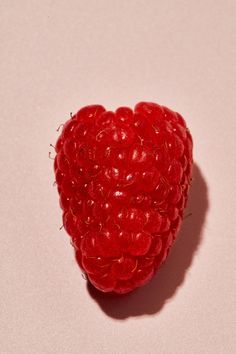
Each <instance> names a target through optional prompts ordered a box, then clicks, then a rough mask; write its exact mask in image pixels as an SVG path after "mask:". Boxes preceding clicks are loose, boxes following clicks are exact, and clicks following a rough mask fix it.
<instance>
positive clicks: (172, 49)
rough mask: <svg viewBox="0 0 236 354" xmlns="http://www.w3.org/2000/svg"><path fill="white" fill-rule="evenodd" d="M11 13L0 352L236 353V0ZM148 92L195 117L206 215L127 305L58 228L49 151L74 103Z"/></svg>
mask: <svg viewBox="0 0 236 354" xmlns="http://www.w3.org/2000/svg"><path fill="white" fill-rule="evenodd" d="M0 14H1V15H0V36H1V38H0V50H1V62H0V73H1V79H0V102H1V118H0V125H1V126H0V144H1V156H0V157H1V174H0V186H1V199H0V215H1V219H0V224H1V230H2V232H1V246H0V272H1V274H0V275H1V280H0V281H1V290H0V305H1V308H0V311H1V313H0V316H1V318H0V329H1V333H0V336H1V338H0V343H1V344H0V353H1V354H12V353H14V354H34V353H38V354H47V353H59V354H61V353H62V354H77V353H102V354H103V353H140V354H141V353H145V354H146V353H147V354H152V353H161V354H185V353H186V354H199V353H204V354H205V353H207V354H221V353H222V354H225V353H226V354H228V353H235V352H236V341H235V338H236V333H235V327H236V323H235V315H236V313H235V308H236V306H235V305H236V301H235V296H236V294H235V290H236V283H235V270H236V269H235V268H236V267H235V264H236V263H235V249H236V234H235V210H236V202H235V197H236V192H235V177H236V176H235V174H236V168H235V157H236V156H235V151H236V138H235V131H236V118H235V114H236V113H235V112H236V98H235V94H236V80H235V78H236V65H235V60H236V25H235V19H236V2H235V1H234V0H199V1H195V0H188V1H187V0H172V1H171V0H165V1H154V0H153V1H151V0H143V1H141V0H136V1H134V0H130V1H124V0H113V1H109V0H107V1H105V0H100V1H98V0H88V1H78V0H70V1H62V0H61V1H53V0H44V1H42V2H40V1H38V0H21V1H18V0H1V3H0ZM139 100H151V101H156V102H159V103H162V104H165V105H167V106H169V107H170V108H173V109H175V110H177V111H179V112H180V113H182V114H183V116H184V117H185V118H186V120H187V122H188V125H189V127H190V129H191V132H192V134H193V137H194V142H195V151H194V153H195V161H196V167H195V177H194V182H193V187H192V193H191V198H190V202H189V207H188V211H189V212H192V213H193V214H192V216H190V217H188V218H187V219H186V220H185V221H184V225H183V227H182V231H181V233H180V236H179V240H178V242H177V243H176V245H175V246H174V249H173V251H172V253H171V255H170V257H169V259H168V261H167V263H166V265H165V266H164V267H163V268H162V270H161V271H160V272H159V274H158V275H157V276H156V277H155V279H154V280H153V281H152V282H151V283H150V284H149V285H148V286H146V287H145V288H142V289H140V290H138V291H137V292H135V293H133V294H132V295H130V296H127V297H124V298H121V299H118V300H114V299H110V298H107V297H104V296H98V295H97V293H95V292H94V291H92V290H91V289H90V288H89V289H87V286H86V282H85V280H84V279H83V278H82V276H81V272H80V270H79V269H78V268H77V265H76V263H75V260H74V257H73V250H72V247H71V246H70V244H69V239H68V237H67V236H66V234H65V232H64V231H59V227H60V226H61V211H60V209H59V206H58V196H57V192H56V189H55V188H53V187H52V183H53V181H54V176H53V172H52V161H51V160H49V159H48V157H47V155H48V151H49V143H55V140H56V137H57V132H56V128H57V127H58V125H59V124H60V123H62V122H64V121H65V119H67V118H68V117H69V113H70V112H76V110H77V109H78V108H79V107H81V106H83V105H86V104H89V103H101V104H104V105H105V106H106V107H107V108H109V109H115V108H116V107H117V106H119V105H130V106H134V104H135V103H136V102H137V101H139ZM233 280H234V282H233Z"/></svg>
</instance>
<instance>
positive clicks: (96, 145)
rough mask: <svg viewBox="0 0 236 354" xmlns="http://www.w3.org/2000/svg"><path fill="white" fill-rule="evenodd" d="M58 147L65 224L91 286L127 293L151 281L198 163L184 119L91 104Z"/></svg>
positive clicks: (144, 107) (152, 107)
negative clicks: (109, 108) (111, 109)
mask: <svg viewBox="0 0 236 354" xmlns="http://www.w3.org/2000/svg"><path fill="white" fill-rule="evenodd" d="M55 149H56V157H55V164H54V170H55V175H56V183H57V186H58V192H59V195H60V205H61V208H62V210H63V225H64V227H65V229H66V231H67V232H68V234H69V235H70V237H71V240H72V244H73V246H74V249H75V252H76V259H77V262H78V264H79V265H80V267H81V269H82V270H83V271H84V272H85V273H86V274H87V277H88V279H89V281H90V282H91V283H92V284H93V285H94V286H95V287H96V288H97V289H99V290H101V291H104V292H111V291H113V292H116V293H120V294H123V293H127V292H129V291H131V290H133V289H135V288H137V287H140V286H142V285H144V284H145V283H147V282H148V281H149V280H150V279H151V278H152V277H153V275H154V273H155V272H156V271H157V269H158V268H159V267H160V265H161V264H162V263H163V262H164V260H165V259H166V257H167V255H168V252H169V249H170V247H171V245H172V244H173V241H174V240H175V238H176V235H177V233H178V231H179V228H180V224H181V221H182V218H183V210H184V208H185V206H186V202H187V196H188V190H189V185H190V179H191V173H192V164H193V159H192V138H191V135H190V133H189V130H188V129H187V128H186V124H185V121H184V119H183V118H182V117H181V115H180V114H178V113H176V112H173V111H171V110H170V109H168V108H166V107H163V106H160V105H158V104H155V103H148V102H140V103H138V104H137V105H136V106H135V108H134V111H133V110H131V109H130V108H128V107H120V108H118V109H117V110H116V112H111V111H106V110H105V108H104V107H102V106H100V105H92V106H87V107H84V108H82V109H80V110H79V111H78V113H77V114H75V115H74V116H72V118H71V119H70V120H68V121H67V122H66V123H65V125H64V127H63V131H62V133H61V135H60V137H59V139H58V141H57V144H56V147H55ZM173 271H174V270H173Z"/></svg>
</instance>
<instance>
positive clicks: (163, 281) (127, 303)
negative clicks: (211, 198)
mask: <svg viewBox="0 0 236 354" xmlns="http://www.w3.org/2000/svg"><path fill="white" fill-rule="evenodd" d="M207 209H208V198H207V185H206V182H205V180H204V177H203V175H202V173H201V171H200V169H199V167H198V166H197V165H196V164H195V165H194V169H193V182H192V186H191V190H190V196H189V200H188V205H187V208H186V210H185V215H186V217H185V219H184V221H183V224H182V227H181V230H180V232H179V235H178V237H177V240H176V243H175V244H174V245H173V248H172V250H171V252H170V254H169V257H168V258H167V260H166V262H165V264H164V265H163V266H162V267H161V269H160V270H159V271H158V272H157V274H156V275H155V276H154V278H153V279H152V281H151V282H150V283H148V284H147V285H146V286H143V287H141V288H139V289H137V290H135V291H134V292H132V293H130V294H127V295H115V294H103V293H101V292H99V291H98V290H96V289H95V288H94V287H93V286H92V285H91V284H90V283H89V282H88V283H87V289H88V292H89V294H90V295H91V297H92V298H93V299H94V300H95V301H96V302H97V303H98V304H99V306H100V307H101V309H102V310H103V311H104V312H105V313H106V314H107V315H108V316H110V317H112V318H115V319H119V320H122V319H125V318H127V317H130V316H141V315H145V314H146V315H152V314H155V313H158V312H160V311H161V310H162V309H163V307H164V305H165V304H166V303H167V302H168V300H170V299H171V298H173V297H174V295H175V294H176V292H177V289H178V288H179V287H180V286H181V285H182V284H183V282H184V279H185V276H186V273H187V270H188V269H189V267H190V266H191V264H192V261H193V258H194V254H195V253H196V251H197V249H198V247H199V245H200V243H201V239H202V231H203V226H204V223H205V218H206V213H207Z"/></svg>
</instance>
